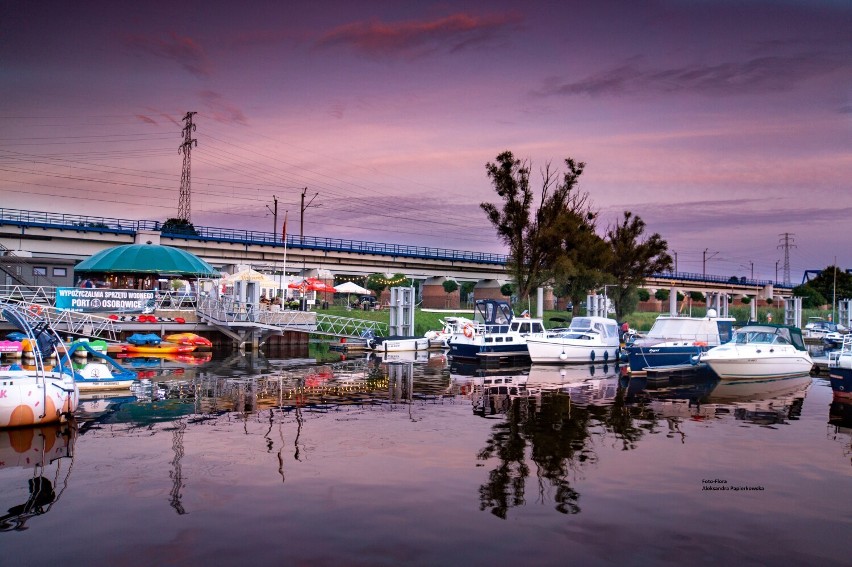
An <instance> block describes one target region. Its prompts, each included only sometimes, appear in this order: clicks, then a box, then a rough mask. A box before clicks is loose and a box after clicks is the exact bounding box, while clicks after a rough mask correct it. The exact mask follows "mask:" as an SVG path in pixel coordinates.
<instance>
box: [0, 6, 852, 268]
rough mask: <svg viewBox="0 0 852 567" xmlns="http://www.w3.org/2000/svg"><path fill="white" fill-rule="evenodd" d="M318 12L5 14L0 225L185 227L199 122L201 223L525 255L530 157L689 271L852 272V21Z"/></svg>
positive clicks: (826, 9)
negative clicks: (505, 202)
mask: <svg viewBox="0 0 852 567" xmlns="http://www.w3.org/2000/svg"><path fill="white" fill-rule="evenodd" d="M300 4H302V3H286V2H247V3H236V2H216V1H205V2H121V1H117V2H82V3H72V2H20V1H15V0H13V1H7V2H4V3H3V4H2V5H0V77H2V80H0V127H2V135H0V194H1V195H2V202H0V206H2V207H8V208H21V209H31V210H39V211H55V212H63V213H74V214H92V215H98V216H111V217H118V218H127V219H152V220H163V219H166V218H168V217H172V216H175V215H176V214H177V201H178V189H179V186H180V175H181V165H182V158H181V156H180V155H179V153H178V146H179V145H180V143H181V141H182V138H181V127H182V124H181V123H180V119H181V118H182V116H183V115H184V114H185V113H186V111H189V110H192V111H197V112H198V114H197V115H196V116H195V123H196V125H197V130H196V132H195V134H194V137H195V139H197V140H198V147H197V148H194V149H193V152H192V180H193V184H192V188H193V193H192V221H193V223H194V224H196V225H201V226H220V227H233V228H248V229H254V230H267V231H270V232H271V231H272V230H273V217H272V215H271V214H270V212H269V210H268V207H269V208H271V207H272V205H273V195H275V196H277V198H278V200H279V226H280V223H281V221H282V220H283V217H284V212H285V211H288V232H290V233H291V234H298V232H299V228H300V227H299V208H300V199H299V198H300V195H301V191H302V188H305V187H306V188H307V195H308V197H309V198H310V197H312V196H313V195H314V194H317V196H316V198H315V199H314V200H313V202H312V206H311V207H310V208H308V209H307V211H306V213H305V226H304V233H305V234H306V235H314V236H330V237H340V238H353V239H359V240H371V241H377V242H391V243H404V244H418V245H423V246H434V247H447V248H455V249H461V250H476V251H494V252H505V248H504V247H503V245H502V244H501V243H500V242H499V241H498V240H497V238H496V236H495V233H494V230H493V228H492V227H491V226H490V225H489V224H488V223H487V221H486V219H485V216H484V214H483V213H482V211H481V210H480V208H479V204H480V203H481V202H483V201H492V202H499V201H498V197H497V195H496V194H495V193H494V191H493V189H492V187H491V186H490V184H489V181H488V178H487V177H486V174H485V164H486V162H488V161H493V160H494V159H495V157H496V156H497V154H499V153H500V152H502V151H503V150H507V149H508V150H511V151H512V152H514V154H515V155H516V156H518V157H522V158H528V159H530V160H531V162H532V165H533V170H534V172H536V173H535V175H534V177H533V179H534V181H535V186H536V188H538V187H539V180H540V178H539V177H538V173H537V172H538V171H539V169H540V168H541V167H542V166H544V165H545V164H546V163H547V162H550V163H551V164H552V165H553V166H560V165H561V164H562V162H563V160H564V158H565V157H569V156H570V157H573V158H575V159H577V160H580V161H584V162H586V164H587V167H586V172H585V174H584V175H583V177H582V181H581V189H582V190H584V191H587V192H588V193H589V194H590V197H591V201H592V203H593V206H594V207H595V208H596V209H597V210H599V211H600V218H601V221H600V230H601V231H603V230H605V229H606V228H607V225H609V224H612V223H614V222H617V220H618V219H619V218H620V215H621V213H622V211H624V210H629V211H632V212H633V213H634V214H637V215H639V216H641V217H642V218H643V219H644V220H645V221H646V223H647V225H648V230H649V231H650V232H659V233H660V234H661V235H662V236H663V238H665V239H666V240H667V241H668V242H669V245H670V248H671V250H672V251H674V252H676V253H677V255H678V269H679V270H680V271H690V272H697V273H700V272H701V271H702V268H703V259H704V258H705V257H706V258H707V259H708V260H707V262H706V271H707V273H710V274H718V275H740V276H743V275H744V276H750V275H751V272H752V266H753V272H754V276H755V277H757V278H761V279H763V278H766V279H772V278H774V277H775V274H776V265H778V270H779V272H778V276H779V279H783V253H782V250H780V249H779V244H780V242H781V235H782V234H783V233H791V234H792V235H793V239H792V242H793V243H794V244H795V248H793V249H792V250H791V253H790V260H791V262H790V267H791V279H792V280H793V282H794V283H798V282H799V281H801V277H802V271H803V270H805V269H820V268H824V267H826V266H827V265H829V264H831V263H833V262H834V261H835V258H836V261H837V264H839V265H840V266H841V267H843V268H852V246H851V245H850V244H849V242H850V240H849V238H848V236H847V234H846V232H847V231H846V227H847V226H848V221H849V219H850V218H852V190H850V186H849V185H850V179H852V151H850V149H852V144H850V141H852V32H850V30H852V3H850V2H847V1H830V0H801V1H793V0H773V1H768V0H767V1H759V0H731V1H712V0H692V1H687V0H667V1H661V0H660V1H651V2H633V1H628V0H623V1H596V2H572V1H565V2H535V1H533V2H524V3H521V2H504V1H500V0H496V1H494V0H489V1H483V2H475V1H471V2H425V1H424V2H398V1H390V0H388V1H377V2H346V1H337V2H327V1H322V0H320V1H316V2H311V3H303V4H304V6H301V5H300ZM705 251H706V253H705ZM779 261H780V264H776V263H777V262H779Z"/></svg>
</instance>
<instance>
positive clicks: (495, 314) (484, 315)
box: [473, 301, 512, 325]
mask: <svg viewBox="0 0 852 567" xmlns="http://www.w3.org/2000/svg"><path fill="white" fill-rule="evenodd" d="M473 318H474V320H475V321H477V322H478V323H492V324H496V325H508V324H509V322H510V321H511V320H512V313H511V310H510V309H509V304H507V303H494V302H491V301H487V302H483V303H477V305H476V312H475V313H474V317H473Z"/></svg>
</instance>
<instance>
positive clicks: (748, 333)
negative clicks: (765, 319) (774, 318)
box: [731, 327, 791, 345]
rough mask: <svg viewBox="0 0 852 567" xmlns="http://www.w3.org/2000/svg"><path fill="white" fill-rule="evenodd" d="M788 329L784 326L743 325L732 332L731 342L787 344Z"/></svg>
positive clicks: (739, 343)
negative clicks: (776, 327)
mask: <svg viewBox="0 0 852 567" xmlns="http://www.w3.org/2000/svg"><path fill="white" fill-rule="evenodd" d="M788 333H789V331H788V330H787V329H784V328H778V329H775V328H772V327H744V328H742V329H739V330H738V331H736V332H735V333H734V337H733V339H731V340H732V342H734V343H736V344H738V345H745V344H766V345H772V344H774V345H789V344H791V343H790V338H789V336H788Z"/></svg>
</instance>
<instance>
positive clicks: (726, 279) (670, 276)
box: [651, 272, 791, 289]
mask: <svg viewBox="0 0 852 567" xmlns="http://www.w3.org/2000/svg"><path fill="white" fill-rule="evenodd" d="M651 277H652V278H655V279H660V280H677V281H684V282H713V283H720V284H730V285H732V286H755V287H758V286H759V287H764V286H767V285H772V286H775V287H779V288H785V289H789V288H790V287H791V286H789V285H786V284H784V283H782V282H776V281H774V280H754V279H748V278H745V277H737V276H716V275H713V274H696V273H692V272H663V273H659V274H654V275H652V276H651Z"/></svg>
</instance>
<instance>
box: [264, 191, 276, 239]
mask: <svg viewBox="0 0 852 567" xmlns="http://www.w3.org/2000/svg"><path fill="white" fill-rule="evenodd" d="M272 202H273V203H274V204H275V208H274V209H270V208H269V205H266V208H267V209H268V210H269V212H270V213H272V241H273V242H277V241H278V197H276V196H275V195H273V196H272Z"/></svg>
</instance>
